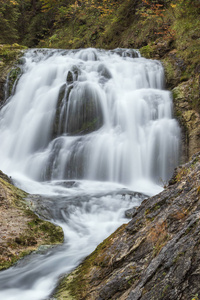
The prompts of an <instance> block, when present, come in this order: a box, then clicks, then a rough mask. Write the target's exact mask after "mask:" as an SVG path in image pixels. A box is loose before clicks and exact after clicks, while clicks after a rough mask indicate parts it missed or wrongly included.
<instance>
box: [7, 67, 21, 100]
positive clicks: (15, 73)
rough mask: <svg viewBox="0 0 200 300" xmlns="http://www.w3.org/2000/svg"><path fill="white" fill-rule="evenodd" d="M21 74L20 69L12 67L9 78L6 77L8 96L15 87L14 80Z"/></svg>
mask: <svg viewBox="0 0 200 300" xmlns="http://www.w3.org/2000/svg"><path fill="white" fill-rule="evenodd" d="M21 74H22V71H21V68H19V67H14V68H12V69H11V71H10V73H9V76H8V85H9V86H8V96H10V95H11V94H12V91H13V87H14V85H15V82H16V80H18V79H19V77H20V75H21Z"/></svg>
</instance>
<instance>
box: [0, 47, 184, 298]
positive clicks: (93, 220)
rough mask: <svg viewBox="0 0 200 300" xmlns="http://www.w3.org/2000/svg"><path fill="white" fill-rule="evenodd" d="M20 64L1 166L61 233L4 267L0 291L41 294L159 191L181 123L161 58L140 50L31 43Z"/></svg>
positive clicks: (6, 115) (7, 111) (3, 121)
mask: <svg viewBox="0 0 200 300" xmlns="http://www.w3.org/2000/svg"><path fill="white" fill-rule="evenodd" d="M20 68H21V71H22V74H21V75H20V76H19V78H18V80H17V84H16V85H15V86H14V87H13V91H12V95H11V96H10V97H9V98H8V99H7V100H6V102H5V105H4V106H3V107H2V108H1V111H0V141H1V147H0V169H1V170H2V171H3V172H5V173H6V174H8V175H9V176H11V177H12V179H13V181H14V183H15V185H16V186H18V187H19V188H21V189H23V190H25V191H27V192H28V193H30V194H31V195H32V196H30V199H31V201H33V202H34V205H35V206H36V210H37V212H38V214H39V215H41V216H43V217H45V218H46V219H47V220H50V221H51V222H53V223H54V224H58V225H59V226H61V227H62V228H63V231H64V236H65V240H64V243H63V244H62V245H59V246H56V247H51V248H48V249H46V250H45V249H42V248H41V249H40V250H39V251H38V252H36V253H32V254H31V255H29V256H27V257H25V258H24V259H22V260H20V261H19V262H18V263H17V264H16V265H15V266H13V267H11V268H9V269H8V270H5V271H2V272H0V299H2V300H43V299H49V298H50V295H51V293H52V291H53V290H54V289H55V287H56V284H57V282H58V279H59V277H60V276H62V275H63V274H66V273H69V272H70V271H71V270H73V269H74V268H75V267H76V266H77V265H78V264H79V263H80V262H81V261H82V260H83V259H84V258H85V257H86V256H87V255H88V254H90V253H91V252H92V251H93V250H94V249H95V248H96V246H97V245H98V244H99V243H101V242H102V241H103V240H104V239H105V238H106V237H107V236H109V235H110V234H111V233H112V232H114V231H115V230H116V229H117V228H118V227H119V226H120V225H121V224H123V223H127V222H128V221H129V220H128V219H127V218H126V217H125V211H126V210H128V209H130V208H133V207H134V206H139V205H140V203H141V201H143V200H144V198H145V197H147V196H152V195H155V194H157V193H159V192H160V191H162V186H163V185H164V184H165V183H166V182H167V181H168V179H169V178H170V176H171V175H172V173H173V170H174V168H175V167H176V166H177V164H178V161H179V152H180V128H179V126H178V123H177V121H176V120H175V119H174V118H173V101H172V96H171V93H170V92H169V91H167V90H165V85H164V70H163V67H162V64H161V63H160V62H159V61H156V60H148V59H145V58H142V57H141V56H140V53H139V51H137V50H132V49H115V50H110V51H105V50H101V49H92V48H89V49H79V50H53V49H30V50H27V51H26V52H25V53H24V56H23V58H21V64H20ZM30 199H29V201H30Z"/></svg>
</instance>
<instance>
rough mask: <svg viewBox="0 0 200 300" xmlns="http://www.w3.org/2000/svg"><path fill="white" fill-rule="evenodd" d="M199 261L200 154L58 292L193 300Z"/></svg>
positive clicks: (89, 296) (60, 294) (97, 296)
mask: <svg viewBox="0 0 200 300" xmlns="http://www.w3.org/2000/svg"><path fill="white" fill-rule="evenodd" d="M199 265H200V153H198V154H197V155H195V156H194V157H193V159H192V161H191V162H190V163H187V164H185V165H183V166H182V167H179V168H177V170H176V172H175V175H174V178H173V180H171V182H170V185H169V186H168V188H166V189H165V190H164V191H163V192H162V193H160V194H159V195H156V196H154V197H152V198H148V199H147V200H144V201H143V203H142V204H141V206H140V207H138V208H137V210H136V211H135V213H134V215H133V219H132V220H131V221H130V223H129V224H128V225H123V226H121V227H120V228H119V229H118V230H117V231H116V232H115V233H114V234H112V235H111V236H110V237H109V238H107V239H106V240H105V241H104V242H103V243H102V244H100V245H99V246H98V247H97V249H96V250H95V251H94V252H93V253H92V254H91V255H90V256H89V257H88V258H86V260H85V261H84V262H83V263H82V265H81V266H79V268H77V269H76V270H75V271H74V272H73V273H72V274H70V275H69V276H68V277H67V278H65V279H64V280H63V281H62V282H61V284H60V286H59V288H58V291H57V294H56V296H57V299H65V298H63V297H64V296H65V295H70V297H71V298H70V299H79V300H80V299H98V300H105V299H129V300H137V299H140V300H151V299H152V300H153V299H155V300H158V299H160V300H177V299H181V300H188V299H192V297H195V295H197V294H199V295H200V285H199V281H200V267H199ZM66 299H68V298H66Z"/></svg>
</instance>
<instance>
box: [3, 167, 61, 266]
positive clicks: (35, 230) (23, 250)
mask: <svg viewBox="0 0 200 300" xmlns="http://www.w3.org/2000/svg"><path fill="white" fill-rule="evenodd" d="M25 197H27V193H25V192H24V191H22V190H20V189H18V188H17V187H15V186H14V185H12V184H11V179H10V178H9V177H7V176H6V175H5V174H3V173H2V172H0V214H1V220H0V270H2V269H6V268H8V267H10V266H11V265H12V264H14V263H15V262H16V261H17V260H18V259H19V258H21V257H23V256H24V255H26V254H28V253H30V252H32V251H34V250H36V249H38V247H39V246H40V245H50V244H58V243H62V242H63V232H62V229H61V228H60V227H58V226H55V225H54V224H51V223H50V222H47V221H44V220H41V219H39V218H38V216H36V215H35V214H34V213H33V212H32V211H31V210H30V208H29V207H28V205H27V203H26V201H25V200H24V198H25Z"/></svg>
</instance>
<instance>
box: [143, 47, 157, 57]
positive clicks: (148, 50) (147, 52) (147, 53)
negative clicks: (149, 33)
mask: <svg viewBox="0 0 200 300" xmlns="http://www.w3.org/2000/svg"><path fill="white" fill-rule="evenodd" d="M140 53H141V55H142V56H144V57H145V58H153V57H154V49H153V47H152V46H151V45H147V46H144V47H142V48H140Z"/></svg>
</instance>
